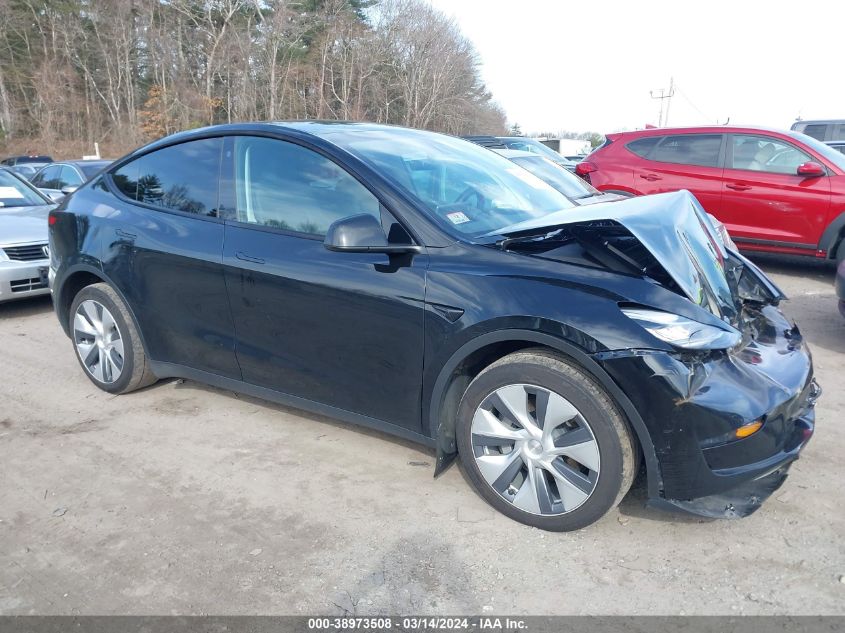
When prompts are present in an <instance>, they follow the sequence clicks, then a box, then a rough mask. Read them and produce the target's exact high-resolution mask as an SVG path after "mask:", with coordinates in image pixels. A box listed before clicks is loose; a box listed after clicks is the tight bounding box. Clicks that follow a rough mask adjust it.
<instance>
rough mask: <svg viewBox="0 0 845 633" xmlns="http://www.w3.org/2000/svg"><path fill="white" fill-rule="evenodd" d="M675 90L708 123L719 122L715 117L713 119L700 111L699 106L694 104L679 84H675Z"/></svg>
mask: <svg viewBox="0 0 845 633" xmlns="http://www.w3.org/2000/svg"><path fill="white" fill-rule="evenodd" d="M675 88H676V89H677V90H678V93H679V94H680V95H681V96H682V97H683V98H684V101H686V102H687V103H688V104H690V105H691V106H692V108H693V110H695V111H696V112H698V113H699V114H700V115H701V116H703V117H704V118H705V119H707V120H708V121H717V120H716V119H714V118H713V117H711V116H707V115H706V114H705V113H704V112H702V111H701V109H700V108H699V107H698V106H697V105H695V104H694V103H693V102H692V99H690V98H689V97H688V96H687V95H686V93H685V92H684V91H683V90H681V87H680V86H679V85H678V84H675Z"/></svg>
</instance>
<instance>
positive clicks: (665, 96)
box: [648, 77, 675, 127]
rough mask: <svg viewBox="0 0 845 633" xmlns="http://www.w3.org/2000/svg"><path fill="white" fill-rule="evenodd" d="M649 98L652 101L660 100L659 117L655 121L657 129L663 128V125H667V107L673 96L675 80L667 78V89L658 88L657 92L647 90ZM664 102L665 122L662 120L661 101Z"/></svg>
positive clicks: (670, 103)
mask: <svg viewBox="0 0 845 633" xmlns="http://www.w3.org/2000/svg"><path fill="white" fill-rule="evenodd" d="M648 94H649V96H650V97H651V98H652V99H660V116H659V118H658V121H657V127H663V125H664V123H665V124H666V125H669V106H670V105H672V97H673V96H675V78H674V77H670V78H669V89H668V90H666V88H660V89H659V90H649V93H648ZM664 100H665V101H666V120H665V121H664V120H663V101H664Z"/></svg>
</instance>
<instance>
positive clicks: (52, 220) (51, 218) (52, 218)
mask: <svg viewBox="0 0 845 633" xmlns="http://www.w3.org/2000/svg"><path fill="white" fill-rule="evenodd" d="M58 221H59V216H58V215H57V214H56V212H55V211H50V215H48V216H47V225H48V226H53V225H54V224H55V223H56V222H58Z"/></svg>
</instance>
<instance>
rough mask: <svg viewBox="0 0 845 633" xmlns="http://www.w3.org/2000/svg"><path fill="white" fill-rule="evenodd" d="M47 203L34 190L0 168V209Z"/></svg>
mask: <svg viewBox="0 0 845 633" xmlns="http://www.w3.org/2000/svg"><path fill="white" fill-rule="evenodd" d="M44 204H49V202H47V201H46V200H44V198H42V197H41V196H39V195H38V194H37V193H36V192H35V191H33V190H32V189H30V188H29V187H27V186H26V185H25V184H24V183H23V182H21V180H20V179H19V178H18V177H17V176H14V175H12V174H10V173H9V172H8V171H6V170H4V169H0V209H2V208H9V207H37V206H41V205H44Z"/></svg>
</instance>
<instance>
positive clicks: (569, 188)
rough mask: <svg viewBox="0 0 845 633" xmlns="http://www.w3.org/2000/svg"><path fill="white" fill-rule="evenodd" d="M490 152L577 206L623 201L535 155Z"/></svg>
mask: <svg viewBox="0 0 845 633" xmlns="http://www.w3.org/2000/svg"><path fill="white" fill-rule="evenodd" d="M493 151H494V152H496V153H497V154H501V155H502V156H504V157H505V158H507V159H508V160H509V161H511V162H513V163H516V164H517V165H519V166H520V167H522V168H523V169H526V170H528V171H530V172H531V173H532V174H534V175H535V176H537V177H538V178H539V179H540V180H542V181H543V182H545V183H546V184H547V185H549V186H550V187H552V188H553V189H557V190H558V191H559V192H560V193H562V194H563V195H565V196H566V197H567V198H569V199H570V200H572V201H573V202H574V203H575V204H577V205H578V206H586V205H590V204H598V203H601V202H613V201H615V200H624V199H625V196H621V195H619V194H615V193H604V192H603V191H599V190H598V189H596V188H595V187H593V186H592V185H591V184H590V183H588V182H587V181H585V180H583V179H582V178H579V177H578V176H575V175H574V174H571V173H570V172H569V171H568V170H567V169H565V168H563V167H561V166H560V165H558V164H556V163H553V162H552V161H550V160H547V159H545V158H543V157H542V156H539V155H538V154H533V153H531V152H523V151H520V150H513V149H493ZM707 216H708V217H709V218H710V221H711V222H712V223H713V226H714V228H715V229H716V231H717V234H718V235H719V237H720V238H721V240H722V244H724V246H725V247H726V248H730V249H731V250H734V251H738V250H739V249H737V247H736V244H734V241H733V240H732V239H731V236H730V234H728V230H727V229H726V228H725V225H724V224H722V223H721V222H720V221H719V220H717V219H716V217H715V216H713V215H711V214H710V213H708V214H707Z"/></svg>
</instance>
